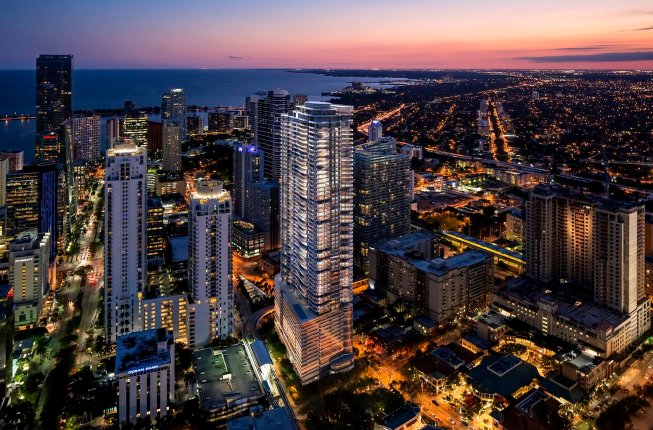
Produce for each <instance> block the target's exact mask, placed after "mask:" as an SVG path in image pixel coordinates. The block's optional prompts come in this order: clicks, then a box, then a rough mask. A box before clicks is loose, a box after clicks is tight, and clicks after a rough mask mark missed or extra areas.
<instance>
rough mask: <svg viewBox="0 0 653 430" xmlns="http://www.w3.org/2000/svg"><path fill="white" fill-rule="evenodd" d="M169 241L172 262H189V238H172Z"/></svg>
mask: <svg viewBox="0 0 653 430" xmlns="http://www.w3.org/2000/svg"><path fill="white" fill-rule="evenodd" d="M168 240H169V241H170V248H171V251H172V262H173V263H179V262H183V261H188V236H172V237H170V238H169V239H168Z"/></svg>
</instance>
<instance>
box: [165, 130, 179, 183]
mask: <svg viewBox="0 0 653 430" xmlns="http://www.w3.org/2000/svg"><path fill="white" fill-rule="evenodd" d="M181 132H182V130H181V127H179V126H178V125H176V124H172V123H168V122H164V123H163V171H165V172H168V173H179V172H181Z"/></svg>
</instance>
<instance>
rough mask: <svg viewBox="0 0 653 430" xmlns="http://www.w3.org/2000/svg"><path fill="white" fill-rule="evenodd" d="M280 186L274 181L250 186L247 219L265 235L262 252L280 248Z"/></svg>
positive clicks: (255, 183)
mask: <svg viewBox="0 0 653 430" xmlns="http://www.w3.org/2000/svg"><path fill="white" fill-rule="evenodd" d="M279 198H280V196H279V184H278V183H277V182H274V181H260V182H254V183H252V184H250V185H249V186H248V198H247V200H246V201H245V214H246V216H245V219H246V220H247V221H249V222H251V223H252V224H254V226H256V229H257V230H258V231H259V232H261V233H263V237H264V240H263V249H262V250H261V251H262V252H267V251H272V250H275V249H278V248H279V240H280V238H279V235H280V233H279V228H280V225H279Z"/></svg>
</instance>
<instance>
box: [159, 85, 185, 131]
mask: <svg viewBox="0 0 653 430" xmlns="http://www.w3.org/2000/svg"><path fill="white" fill-rule="evenodd" d="M161 121H162V122H163V123H164V124H165V123H169V124H175V125H177V126H179V131H180V134H179V136H180V139H181V140H182V141H184V140H186V94H185V93H184V90H183V89H181V88H174V89H171V90H168V91H166V92H165V93H163V98H162V101H161Z"/></svg>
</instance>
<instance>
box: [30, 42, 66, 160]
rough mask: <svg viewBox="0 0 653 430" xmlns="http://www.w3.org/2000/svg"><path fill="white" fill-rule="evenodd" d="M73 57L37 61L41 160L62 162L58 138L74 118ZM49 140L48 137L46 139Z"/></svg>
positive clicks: (39, 154) (50, 57)
mask: <svg viewBox="0 0 653 430" xmlns="http://www.w3.org/2000/svg"><path fill="white" fill-rule="evenodd" d="M72 63H73V56H72V55H39V56H38V58H37V59H36V136H37V137H36V154H35V158H36V160H37V161H39V160H48V161H61V160H62V159H63V154H61V142H59V143H58V144H55V141H58V137H57V135H56V134H54V135H53V134H51V133H52V132H55V133H56V132H57V131H58V130H59V127H61V124H63V122H64V121H66V120H68V119H70V118H71V117H72V114H73V73H72V72H73V69H72V67H73V65H72ZM46 136H47V137H46Z"/></svg>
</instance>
